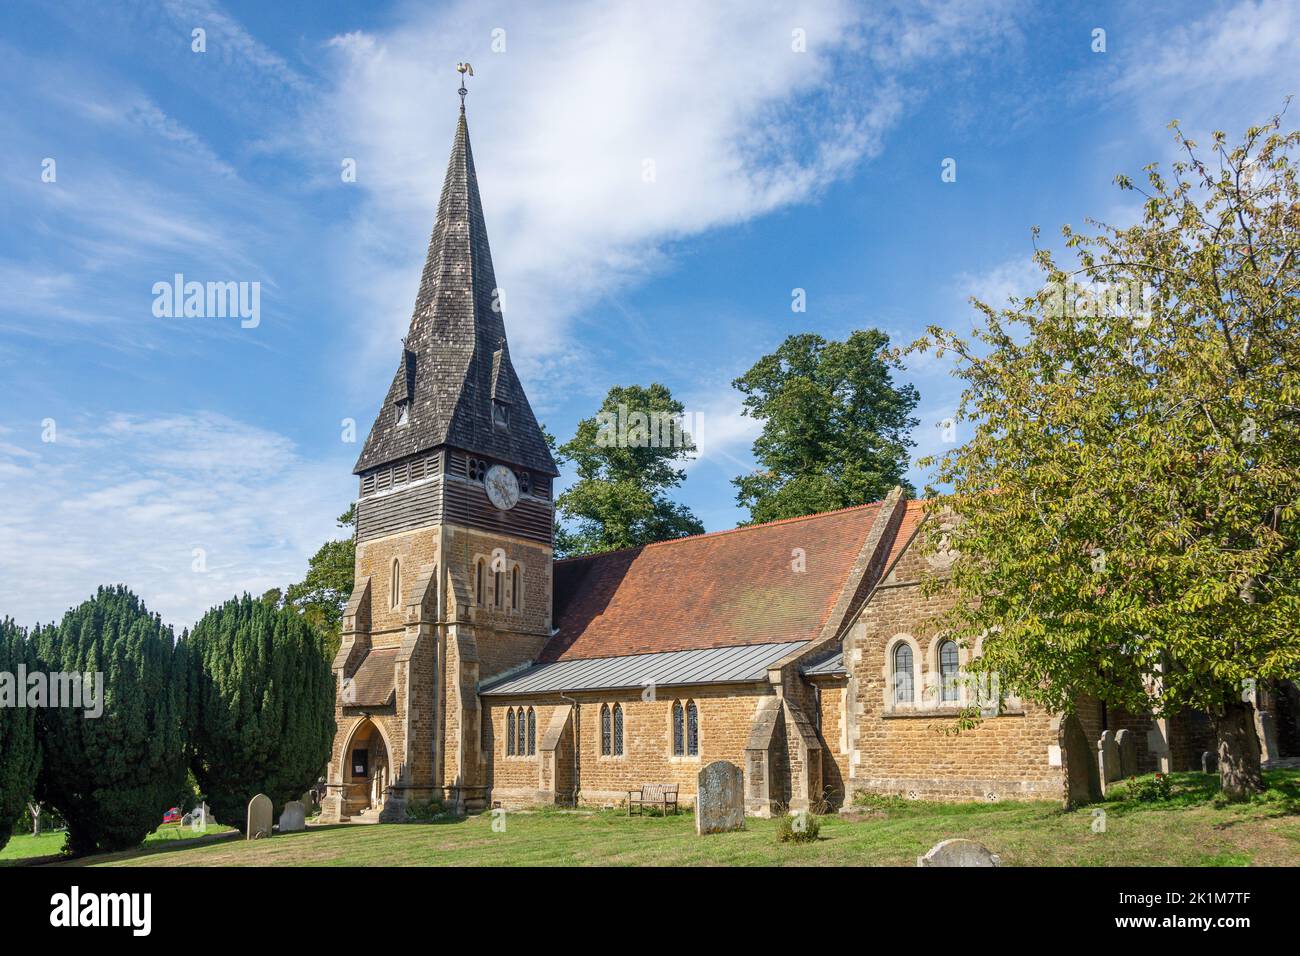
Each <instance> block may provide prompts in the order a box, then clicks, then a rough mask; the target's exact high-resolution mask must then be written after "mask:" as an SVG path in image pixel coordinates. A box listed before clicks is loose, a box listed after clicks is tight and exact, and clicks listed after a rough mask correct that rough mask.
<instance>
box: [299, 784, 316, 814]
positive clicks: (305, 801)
mask: <svg viewBox="0 0 1300 956" xmlns="http://www.w3.org/2000/svg"><path fill="white" fill-rule="evenodd" d="M298 801H299V802H300V803H301V804H302V806H303V809H304V810H306V811H307V816H311V815H312V814H313V813H315V812H316V811H317V810H319V809H320V804H319V803H317V802H316V791H315V790H304V791H303V792H302V796H301V797H299V798H298Z"/></svg>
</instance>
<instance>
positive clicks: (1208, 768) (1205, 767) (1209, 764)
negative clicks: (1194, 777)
mask: <svg viewBox="0 0 1300 956" xmlns="http://www.w3.org/2000/svg"><path fill="white" fill-rule="evenodd" d="M1218 772H1219V755H1218V754H1216V753H1215V752H1214V751H1213V750H1207V751H1205V752H1204V753H1203V754H1201V773H1218Z"/></svg>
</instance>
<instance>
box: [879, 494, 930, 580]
mask: <svg viewBox="0 0 1300 956" xmlns="http://www.w3.org/2000/svg"><path fill="white" fill-rule="evenodd" d="M905 504H906V505H907V510H906V511H904V512H903V520H902V522H901V523H900V524H899V526H898V534H896V535H894V540H893V542H891V543H890V545H889V558H888V559H887V560H886V561H885V568H884V570H885V572H886V573H888V571H889V569H890V568H892V567H893V566H894V562H895V561H897V560H898V556H899V555H900V554H902V553H903V549H904V548H905V547H907V542H909V541H911V540H912V535H913V534H915V533H916V529H917V528H919V527H920V526H921V522H922V520H924V518H925V502H924V501H916V500H909V501H907V502H905Z"/></svg>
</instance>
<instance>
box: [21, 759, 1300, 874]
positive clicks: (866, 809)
mask: <svg viewBox="0 0 1300 956" xmlns="http://www.w3.org/2000/svg"><path fill="white" fill-rule="evenodd" d="M1267 777H1268V782H1269V784H1270V788H1271V789H1270V790H1269V791H1268V793H1266V794H1264V795H1263V796H1261V797H1259V798H1257V799H1255V800H1252V801H1251V802H1249V803H1246V804H1233V805H1225V804H1222V803H1221V802H1220V801H1218V800H1217V799H1216V797H1217V793H1216V791H1217V787H1218V778H1217V777H1211V776H1206V775H1203V774H1196V773H1186V774H1174V775H1172V778H1171V779H1172V782H1173V788H1172V793H1171V794H1170V795H1169V797H1168V798H1166V799H1162V800H1157V801H1155V802H1140V801H1138V800H1136V799H1133V798H1132V797H1131V796H1126V794H1125V791H1126V789H1127V785H1121V786H1119V787H1116V788H1114V789H1113V790H1112V795H1111V799H1109V800H1107V801H1106V802H1105V803H1101V804H1097V805H1095V806H1092V807H1084V808H1081V809H1079V810H1074V811H1069V812H1066V811H1062V810H1061V809H1060V808H1059V807H1057V806H1056V805H1054V804H1050V803H1011V802H1005V803H974V804H942V803H926V802H921V801H915V802H908V801H904V800H899V799H876V800H871V801H868V802H865V803H862V804H859V805H858V806H856V807H855V808H854V812H853V813H851V814H838V815H832V816H829V817H825V818H823V822H822V827H821V833H820V837H819V839H817V840H816V841H815V842H811V843H806V844H794V843H780V842H778V840H777V824H776V822H775V821H772V820H753V819H751V820H747V821H746V829H745V830H744V831H743V832H738V833H727V834H718V835H713V836H708V837H696V836H695V832H694V825H693V817H692V815H691V814H690V812H683V813H681V814H680V815H678V816H669V817H667V818H663V817H631V818H628V817H627V816H625V815H624V814H623V812H622V811H621V810H601V811H592V812H587V811H578V812H574V811H568V812H566V811H562V810H558V809H544V810H537V811H532V812H511V813H509V814H507V815H506V816H505V826H504V830H502V831H501V832H497V831H496V830H494V829H493V820H492V817H491V815H489V814H482V815H477V816H471V817H467V818H451V817H448V818H445V819H443V820H435V821H433V822H430V823H423V824H405V825H387V826H386V825H377V826H339V827H320V828H309V829H308V830H307V831H305V832H301V833H293V834H286V835H284V836H276V837H273V838H271V839H269V840H257V841H252V842H249V841H244V840H242V839H238V838H234V839H229V840H220V841H215V842H211V841H207V842H204V843H203V844H201V845H191V846H186V845H182V844H180V843H170V844H169V843H165V842H163V841H162V840H154V841H151V842H149V843H147V844H146V845H145V846H144V847H142V848H141V849H138V850H134V851H130V852H126V853H116V854H107V855H104V856H96V857H88V858H84V859H80V860H69V861H66V862H63V863H60V864H58V865H96V866H98V865H107V866H345V865H353V866H366V865H384V866H421V865H426V866H430V865H431V866H553V865H615V866H618V865H626V866H637V865H655V866H708V865H732V866H735V865H739V866H744V865H783V866H784V865H789V866H819V865H820V866H827V865H832V866H833V865H843V866H912V865H914V864H915V862H916V857H917V856H918V855H920V854H922V853H924V852H925V851H926V850H928V849H929V848H930V847H931V846H933V845H934V844H935V843H938V842H939V841H940V840H945V839H948V838H950V837H967V838H970V839H974V840H978V841H980V842H981V843H983V844H985V845H986V846H988V847H989V848H990V849H991V850H993V851H994V852H995V853H998V854H999V855H1000V856H1001V858H1002V860H1003V864H1004V865H1010V866H1151V865H1168V866H1251V865H1254V866H1278V865H1293V866H1294V865H1296V864H1297V863H1300V770H1277V771H1272V772H1270V773H1269V774H1268V775H1267ZM1146 779H1147V780H1148V781H1149V780H1150V778H1146ZM1098 811H1102V813H1098ZM1103 814H1104V815H1103ZM1103 824H1104V826H1103ZM22 839H24V838H15V839H14V840H13V841H11V843H10V848H13V847H14V845H15V844H18V843H19V841H20V840H22ZM26 839H31V838H30V837H28V838H26ZM43 852H48V850H46V849H43ZM12 855H13V854H12V852H6V854H5V856H6V857H10V856H12Z"/></svg>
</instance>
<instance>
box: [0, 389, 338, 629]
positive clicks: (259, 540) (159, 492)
mask: <svg viewBox="0 0 1300 956" xmlns="http://www.w3.org/2000/svg"><path fill="white" fill-rule="evenodd" d="M351 491H352V482H351V479H350V477H349V476H348V467H347V462H346V461H344V460H337V461H326V462H312V461H308V460H305V459H304V458H303V457H302V456H301V455H300V454H299V452H298V451H297V449H296V447H295V445H294V443H293V442H291V441H290V440H288V439H287V438H285V437H284V436H282V435H278V434H276V433H274V432H271V431H268V430H266V429H262V428H257V427H254V426H250V425H247V424H245V423H242V422H239V421H235V420H233V419H230V418H228V417H225V416H222V415H218V414H213V413H200V414H195V415H165V416H155V417H149V416H140V415H113V416H110V417H109V418H108V419H107V420H106V421H102V422H97V421H91V420H84V421H80V422H73V423H68V424H66V425H65V424H63V423H60V426H59V431H58V432H57V433H56V440H55V441H54V442H52V443H42V442H41V441H40V437H39V431H38V430H37V429H35V428H33V429H32V431H31V433H30V434H28V435H25V436H22V437H20V436H19V434H18V432H17V431H16V430H15V429H10V430H9V431H8V432H7V433H6V438H5V441H3V442H0V494H3V495H4V498H5V500H6V501H8V502H10V507H9V508H7V509H5V512H4V513H3V514H0V541H3V546H2V547H0V581H3V582H6V584H5V585H4V586H0V614H10V615H13V616H14V617H16V618H17V619H19V620H20V621H23V622H24V623H28V624H31V623H36V622H37V621H38V620H41V619H45V618H48V617H49V616H50V615H51V614H53V613H56V612H55V610H54V609H58V608H66V607H70V606H72V605H73V604H76V603H77V602H79V601H82V600H84V599H85V598H86V597H88V596H89V595H90V594H92V593H94V590H95V588H96V587H97V586H99V585H101V584H108V583H114V582H119V581H120V582H122V583H125V584H127V585H129V586H131V587H132V588H134V589H135V590H136V591H137V592H138V593H139V594H140V595H141V596H142V597H143V598H144V600H145V602H146V603H147V604H148V605H149V606H150V608H152V609H153V610H156V611H158V612H159V613H161V614H162V615H163V617H164V618H165V619H166V620H167V621H169V622H172V623H175V624H177V625H182V626H184V625H188V624H192V623H193V622H194V621H195V620H197V618H198V617H199V616H200V615H201V614H202V613H203V612H204V611H205V610H206V609H207V608H208V607H210V606H212V605H214V604H217V603H219V602H221V601H222V600H225V599H226V598H227V597H229V596H231V595H232V594H237V593H239V592H241V591H244V590H248V591H251V592H253V593H261V592H262V591H265V590H266V589H267V588H270V587H282V586H284V585H286V584H288V583H290V582H292V581H295V580H298V579H300V578H301V577H302V575H303V574H304V573H305V571H306V562H305V557H306V556H307V555H310V554H311V553H312V552H313V551H314V550H315V549H316V548H317V547H318V546H319V545H320V544H321V542H322V541H324V540H325V539H327V538H329V537H331V536H335V535H337V534H339V532H338V530H337V529H336V528H335V527H334V524H333V521H332V520H331V519H332V518H333V517H334V516H336V515H337V512H338V511H339V510H341V509H340V508H338V502H339V501H346V500H347V499H348V496H349V494H350V493H351ZM19 582H21V586H18V585H19Z"/></svg>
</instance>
